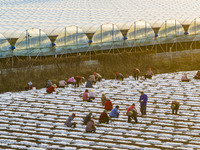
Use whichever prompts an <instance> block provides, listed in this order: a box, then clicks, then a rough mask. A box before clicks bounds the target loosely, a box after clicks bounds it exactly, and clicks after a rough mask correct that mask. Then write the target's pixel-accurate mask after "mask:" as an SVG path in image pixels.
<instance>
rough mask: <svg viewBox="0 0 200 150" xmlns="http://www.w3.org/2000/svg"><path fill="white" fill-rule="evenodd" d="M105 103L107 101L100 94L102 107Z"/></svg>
mask: <svg viewBox="0 0 200 150" xmlns="http://www.w3.org/2000/svg"><path fill="white" fill-rule="evenodd" d="M106 101H107V98H106V96H105V95H104V94H102V97H101V104H102V106H104V105H105V102H106Z"/></svg>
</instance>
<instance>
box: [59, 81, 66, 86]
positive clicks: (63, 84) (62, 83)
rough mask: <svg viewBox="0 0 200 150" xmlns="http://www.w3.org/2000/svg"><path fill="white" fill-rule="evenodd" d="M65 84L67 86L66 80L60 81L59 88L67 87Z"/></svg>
mask: <svg viewBox="0 0 200 150" xmlns="http://www.w3.org/2000/svg"><path fill="white" fill-rule="evenodd" d="M65 84H66V82H65V80H61V81H59V85H58V86H65Z"/></svg>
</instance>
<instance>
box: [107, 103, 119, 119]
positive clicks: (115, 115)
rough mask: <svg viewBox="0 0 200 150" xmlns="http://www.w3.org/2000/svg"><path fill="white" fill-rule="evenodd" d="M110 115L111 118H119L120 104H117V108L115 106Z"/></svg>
mask: <svg viewBox="0 0 200 150" xmlns="http://www.w3.org/2000/svg"><path fill="white" fill-rule="evenodd" d="M109 115H110V117H111V118H118V117H119V106H116V107H115V108H113V109H112V110H111V111H110V114H109Z"/></svg>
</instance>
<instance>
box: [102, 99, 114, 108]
mask: <svg viewBox="0 0 200 150" xmlns="http://www.w3.org/2000/svg"><path fill="white" fill-rule="evenodd" d="M104 108H105V110H112V109H113V104H112V102H111V101H110V100H108V101H106V102H105V107H104Z"/></svg>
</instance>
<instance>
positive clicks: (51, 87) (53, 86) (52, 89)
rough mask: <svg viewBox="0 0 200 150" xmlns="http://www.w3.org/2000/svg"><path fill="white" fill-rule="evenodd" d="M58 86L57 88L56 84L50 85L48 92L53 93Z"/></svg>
mask: <svg viewBox="0 0 200 150" xmlns="http://www.w3.org/2000/svg"><path fill="white" fill-rule="evenodd" d="M56 88H57V85H56V84H54V85H52V86H50V87H48V88H47V93H48V94H51V93H53V92H55V89H56Z"/></svg>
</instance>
